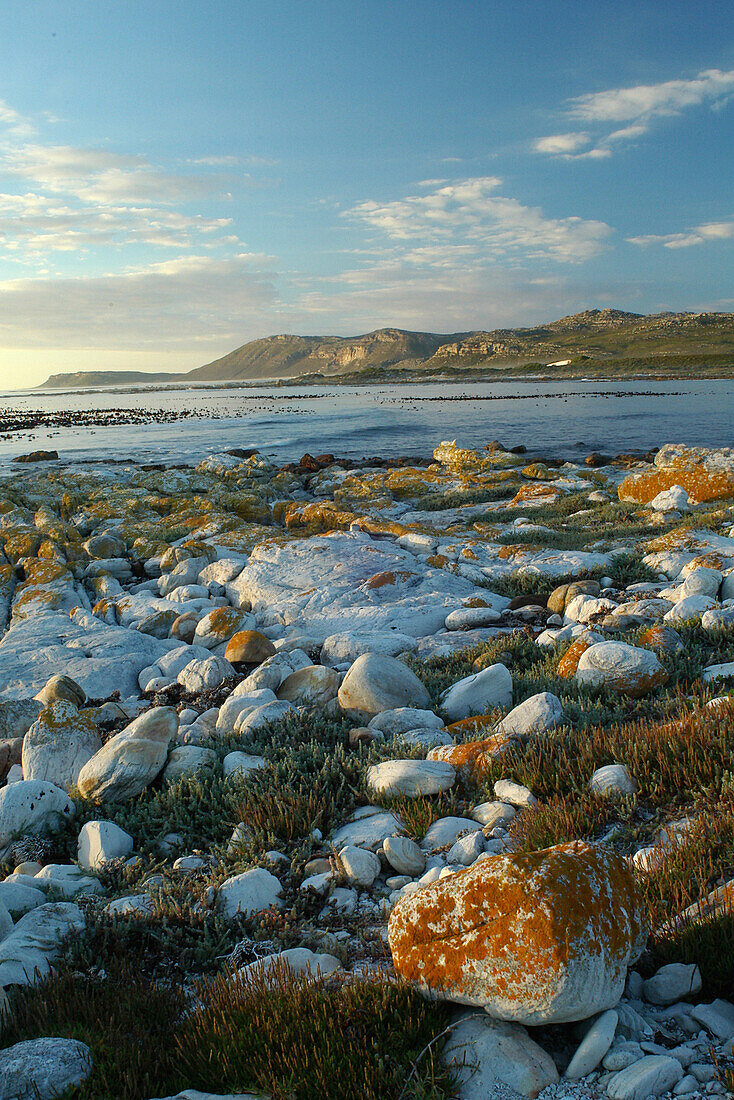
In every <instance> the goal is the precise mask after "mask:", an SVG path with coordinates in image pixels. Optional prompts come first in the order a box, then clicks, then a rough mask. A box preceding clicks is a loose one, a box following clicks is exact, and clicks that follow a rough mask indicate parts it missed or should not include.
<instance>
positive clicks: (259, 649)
mask: <svg viewBox="0 0 734 1100" xmlns="http://www.w3.org/2000/svg"><path fill="white" fill-rule="evenodd" d="M274 654H275V646H274V645H273V643H272V642H271V641H270V638H267V637H266V636H265V635H264V634H261V633H260V631H259V630H238V631H237V633H236V634H233V635H232V637H231V638H230V639H229V642H228V643H227V648H226V650H225V651H224V656H225V657H226V658H227V660H228V661H231V662H232V664H239V663H240V662H242V663H243V664H251V665H261V664H262V663H263V661H267V659H268V657H272V656H273V655H274Z"/></svg>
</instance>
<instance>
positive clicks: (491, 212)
mask: <svg viewBox="0 0 734 1100" xmlns="http://www.w3.org/2000/svg"><path fill="white" fill-rule="evenodd" d="M435 184H439V186H435ZM501 185H502V180H500V179H498V178H497V177H495V176H482V177H478V178H473V179H464V180H457V181H455V182H452V183H443V181H427V182H426V184H425V186H428V187H429V188H432V189H429V190H428V193H427V194H422V195H413V196H409V197H408V198H405V199H398V200H394V201H391V202H384V203H379V202H375V201H366V202H361V203H358V204H357V206H355V207H354V208H353V209H352V210H350V211H348V212H347V216H348V217H351V218H353V219H356V220H358V221H361V222H362V223H363V224H365V225H367V226H369V227H370V228H372V229H377V230H379V231H381V232H382V233H384V234H386V235H387V236H388V237H389V238H391V239H392V240H394V241H412V240H416V239H418V240H421V241H422V242H423V244H422V248H423V249H424V262H426V261H427V259H428V255H427V252H426V250H427V249H428V248H429V247H432V246H434V245H436V244H438V245H440V246H441V249H442V250H443V249H445V247H446V246H447V245H453V246H463V247H464V249H465V251H466V250H468V249H467V246H471V252H472V253H473V255H474V257H475V258H477V259H479V260H485V261H488V260H493V259H494V260H496V259H499V258H504V259H511V258H513V257H518V256H521V257H523V258H526V259H550V260H555V261H559V262H563V263H577V262H580V261H582V260H587V259H590V258H591V257H592V256H595V255H597V254H598V253H599V252H600V251H601V249H602V248H603V244H604V241H605V239H606V238H607V237H608V236H609V235H610V234H611V232H612V230H611V229H610V227H609V226H608V225H606V224H605V223H604V222H600V221H589V220H585V219H583V218H578V217H567V218H549V217H546V216H545V215H544V214H543V212H542V210H540V209H539V208H538V207H531V206H524V205H523V204H522V203H520V202H519V201H518V200H517V199H513V198H508V197H506V196H504V195H500V194H498V193H497V190H498V188H499V187H500V186H501ZM437 258H438V259H439V260H440V259H441V258H442V252H441V251H439V252H437Z"/></svg>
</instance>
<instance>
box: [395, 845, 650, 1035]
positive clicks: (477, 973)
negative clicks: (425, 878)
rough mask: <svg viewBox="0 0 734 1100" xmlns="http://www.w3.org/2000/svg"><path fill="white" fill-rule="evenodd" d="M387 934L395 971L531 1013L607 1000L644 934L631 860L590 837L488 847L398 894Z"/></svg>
mask: <svg viewBox="0 0 734 1100" xmlns="http://www.w3.org/2000/svg"><path fill="white" fill-rule="evenodd" d="M388 936H389V943H390V949H391V951H392V956H393V962H394V965H395V969H396V970H397V972H398V973H399V974H401V975H402V976H403V977H404V978H406V979H408V980H409V981H412V982H415V983H416V984H417V985H418V986H420V988H422V989H424V990H425V991H426V992H427V993H430V994H432V995H434V996H437V997H441V998H444V999H446V1000H451V1001H458V1002H460V1003H461V1004H468V1005H478V1006H480V1007H482V1008H484V1009H485V1010H486V1011H487V1013H488V1014H489V1015H490V1016H493V1017H495V1018H498V1019H504V1020H512V1021H516V1022H518V1023H524V1024H550V1023H565V1022H568V1021H571V1020H583V1019H586V1018H587V1017H589V1016H591V1015H593V1014H594V1013H596V1012H602V1011H604V1010H605V1009H608V1008H612V1007H613V1006H614V1005H615V1004H616V1003H617V1001H618V1000H619V998H620V997H621V995H622V991H623V988H624V982H625V978H626V975H627V967H628V965H629V964H630V963H631V962H632V961H634V960H635V959H636V958H637V957H638V956H639V954H640V953H641V951H642V949H643V947H644V943H645V935H644V929H643V924H642V914H641V899H640V896H639V894H638V890H637V886H636V883H635V880H634V878H633V876H632V873H631V871H630V870H629V868H628V866H627V864H626V863H625V861H624V860H623V859H622V858H621V857H619V856H618V855H616V853H614V852H612V851H611V850H608V849H605V848H602V847H599V846H595V845H592V844H587V843H584V842H575V843H572V844H559V845H557V846H555V847H553V848H546V849H545V850H544V851H541V852H530V853H520V854H514V855H502V856H486V855H485V856H482V857H480V859H479V860H477V862H476V863H474V864H473V865H472V866H471V867H469V868H468V869H467V870H466V871H460V872H458V873H457V874H455V875H451V876H449V877H447V878H443V879H439V880H438V881H437V882H434V883H432V884H431V885H430V886H427V887H426V888H425V889H422V890H419V891H416V892H415V893H412V894H408V895H407V896H405V897H402V898H401V899H400V900H399V901H398V902H397V904H396V906H395V908H394V909H393V912H392V915H391V917H390V922H389V927H388Z"/></svg>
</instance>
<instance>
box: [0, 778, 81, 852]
mask: <svg viewBox="0 0 734 1100" xmlns="http://www.w3.org/2000/svg"><path fill="white" fill-rule="evenodd" d="M74 813H75V810H74V804H73V802H72V801H71V799H70V798H69V797H68V795H67V794H66V791H62V790H61V789H60V788H59V787H56V786H55V785H54V784H53V783H46V782H43V781H42V780H40V779H25V780H24V779H20V780H19V781H18V782H17V783H13V784H11V785H9V786H5V787H2V788H0V852H3V851H5V849H6V847H7V845H8V844H9V843H10V842H11V841H12V840H15V839H16V838H17V837H19V836H24V835H26V834H30V835H31V836H38V835H39V834H42V833H47V832H57V831H58V830H59V829H60V828H61V826H62V825H63V823H64V822H65V821H70V820H71V818H72V817H73V816H74Z"/></svg>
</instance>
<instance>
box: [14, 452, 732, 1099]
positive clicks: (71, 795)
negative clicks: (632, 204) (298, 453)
mask: <svg viewBox="0 0 734 1100" xmlns="http://www.w3.org/2000/svg"><path fill="white" fill-rule="evenodd" d="M517 450H520V449H516V451H515V453H512V452H509V451H506V450H505V449H504V448H503V447H501V446H500V445H499V444H489V445H488V447H487V448H486V450H484V451H481V452H474V451H469V450H464V449H462V448H461V447H459V446H457V445H456V443H443V444H441V446H440V447H438V448H437V450H436V451H435V453H434V455H433V456H432V458H430V459H427V460H425V461H409V460H405V461H396V460H391V461H389V462H381V463H378V462H374V463H360V464H351V465H350V464H349V463H348V462H340V461H338V460H336V459H335V458H334V456H333V455H316V456H312V455H304V457H303V459H302V460H301V462H300V463H298V464H290V465H288V466H282V467H276V466H273V465H272V464H271V463H269V462H268V461H267V460H265V459H263V458H262V457H261V456H260V455H259V454H258V453H256V452H255V453H252V452H250V451H235V452H232V453H224V454H214V455H211V456H210V457H209V458H207V459H206V460H205V461H203V462H201V463H200V464H199V465H198V466H197V467H195V468H182V467H175V468H174V467H170V468H164V467H156V468H143V467H140V466H136V465H132V464H127V463H125V462H124V461H116V462H110V463H97V464H95V463H90V462H85V463H84V464H83V465H82V464H80V465H73V464H69V463H67V462H65V461H64V457H63V452H62V453H61V456H60V457H59V458H56V457H54V458H52V459H51V460H50V461H44V456H43V455H41V456H40V457H39V458H38V461H35V462H33V463H30V464H21V465H20V466H18V468H14V469H13V472H12V475H8V476H4V477H1V478H0V784H1V785H0V862H2V868H0V987H2V996H1V998H0V1000H1V1005H0V1008H1V1009H2V1030H1V1031H0V1100H20V1098H25V1097H29V1098H33V1097H35V1098H39V1097H40V1098H42V1100H53V1098H55V1097H59V1096H64V1097H77V1098H85V1100H102V1098H112V1097H115V1098H118V1097H121V1098H126V1100H152V1098H154V1097H155V1098H159V1097H166V1098H167V1100H170V1098H172V1097H174V1096H175V1097H178V1098H179V1100H184V1098H190V1100H195V1098H198V1100H206V1098H208V1100H214V1098H215V1097H217V1098H222V1097H226V1098H227V1100H235V1098H239V1100H248V1098H254V1097H271V1098H273V1100H285V1098H296V1100H302V1098H314V1100H315V1098H317V1097H318V1098H320V1097H329V1098H345V1100H346V1098H357V1097H358V1098H366V1100H372V1098H374V1100H378V1098H383V1097H384V1098H389V1097H392V1098H394V1100H408V1098H412V1100H419V1098H420V1100H429V1098H431V1100H434V1098H435V1100H439V1098H441V1097H444V1098H448V1097H459V1098H462V1100H514V1098H516V1097H518V1096H519V1097H536V1096H540V1097H541V1098H543V1100H562V1098H567V1100H572V1098H576V1097H586V1098H590V1100H603V1098H605V1097H609V1098H610V1100H646V1098H649V1097H666V1098H667V1097H671V1098H679V1100H698V1098H702V1097H718V1096H725V1095H730V1094H732V1092H733V1091H734V753H733V749H734V696H733V697H732V698H731V699H730V697H729V695H728V688H729V685H730V683H731V681H733V680H734V450H732V449H723V450H718V451H710V450H705V449H702V448H687V447H684V446H682V445H677V444H666V445H664V446H662V447H661V448H660V449H659V450H657V451H656V452H655V453H652V454H650V455H649V456H647V459H646V460H644V461H643V460H641V459H639V458H637V457H635V456H627V457H625V456H619V457H617V458H614V459H610V458H606V457H604V456H596V457H593V456H592V457H590V460H589V461H588V463H586V464H583V465H575V464H571V463H563V462H561V461H558V462H552V461H547V462H528V459H527V457H525V456H524V455H523V454H521V453H517ZM243 1090H246V1091H243Z"/></svg>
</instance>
